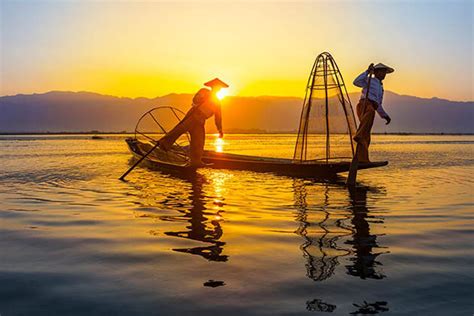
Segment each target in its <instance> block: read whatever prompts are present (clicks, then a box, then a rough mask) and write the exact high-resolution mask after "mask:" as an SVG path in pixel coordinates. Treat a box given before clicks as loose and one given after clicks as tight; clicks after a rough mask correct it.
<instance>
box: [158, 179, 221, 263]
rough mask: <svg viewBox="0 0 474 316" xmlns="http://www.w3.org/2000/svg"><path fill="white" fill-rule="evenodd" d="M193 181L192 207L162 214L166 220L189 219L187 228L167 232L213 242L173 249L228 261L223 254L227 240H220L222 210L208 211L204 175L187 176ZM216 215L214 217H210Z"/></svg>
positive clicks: (162, 217)
mask: <svg viewBox="0 0 474 316" xmlns="http://www.w3.org/2000/svg"><path fill="white" fill-rule="evenodd" d="M186 180H187V181H189V182H190V183H191V195H190V196H189V200H190V202H191V208H190V209H186V210H179V212H180V213H182V215H179V216H161V219H162V220H165V221H176V222H180V221H183V220H185V221H187V222H188V223H189V225H188V226H186V229H187V230H184V231H177V232H173V231H170V232H165V234H166V235H168V236H174V237H180V238H186V239H191V240H197V241H201V242H205V243H209V244H211V245H210V246H203V247H192V248H174V249H173V251H177V252H183V253H189V254H194V255H199V256H201V257H203V258H205V259H207V260H209V261H227V260H228V256H227V255H222V251H223V247H224V245H225V242H223V241H220V240H219V239H220V238H221V237H222V233H223V232H222V227H221V225H220V222H221V221H222V219H221V215H220V211H217V212H209V211H206V210H207V209H206V206H205V195H204V193H203V185H204V184H206V183H207V180H206V178H205V176H204V175H202V174H199V173H195V174H193V175H192V176H189V177H186ZM212 217H214V219H210V218H212Z"/></svg>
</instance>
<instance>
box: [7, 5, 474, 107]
mask: <svg viewBox="0 0 474 316" xmlns="http://www.w3.org/2000/svg"><path fill="white" fill-rule="evenodd" d="M472 6H473V5H472V2H470V1H467V2H466V1H464V2H463V1H457V2H453V3H451V4H449V5H444V4H442V3H436V2H435V3H429V2H423V3H422V2H419V3H418V2H415V3H412V4H409V3H407V2H406V3H404V2H391V3H385V4H384V3H379V2H364V3H359V4H357V5H356V4H353V3H351V2H344V1H327V2H326V1H313V2H304V1H303V2H296V3H282V2H278V3H268V2H261V3H260V2H259V3H253V2H233V1H223V2H214V3H211V2H201V1H194V2H189V3H184V2H175V3H167V2H153V1H140V2H138V1H124V2H118V1H117V2H95V1H94V2H93V1H84V2H64V3H59V2H57V1H53V2H47V1H42V2H36V3H27V2H13V1H12V2H2V4H1V14H2V16H1V18H2V24H1V25H2V28H1V35H2V36H1V43H2V50H1V95H7V94H16V93H33V92H46V91H49V90H72V91H84V90H85V91H94V92H98V93H104V94H111V95H117V96H130V97H137V96H146V97H155V96H159V95H164V94H167V93H171V92H178V93H179V92H188V93H192V92H195V91H196V90H197V89H198V88H199V87H200V86H201V84H202V83H203V82H205V81H207V80H209V79H212V78H214V77H216V76H218V77H220V78H222V79H223V80H225V81H226V82H228V83H229V84H230V85H231V88H230V91H229V92H230V94H233V95H243V96H252V95H253V96H257V95H285V96H300V97H302V96H304V91H305V84H306V80H307V77H308V75H309V71H310V69H311V66H312V63H313V62H314V59H315V57H316V56H317V54H319V53H321V52H323V51H329V52H330V53H331V54H332V55H333V56H334V58H335V59H336V62H337V63H338V64H339V67H340V69H341V70H342V73H343V76H344V78H345V80H346V82H347V83H348V89H349V91H356V90H357V89H356V87H354V86H353V85H352V80H353V78H354V77H355V76H356V75H357V74H358V73H359V72H361V71H363V70H364V69H365V68H366V67H367V65H368V64H369V63H370V62H384V63H386V64H388V65H391V66H393V67H394V68H395V69H396V72H395V73H394V74H393V75H389V76H387V79H386V81H385V88H386V89H387V90H391V91H395V92H397V93H401V94H409V95H416V96H421V97H432V96H437V97H442V98H448V99H452V100H473V99H474V98H473V60H472V59H473V57H472V45H473V44H472V43H473V38H472V37H473V35H472V26H473V24H472V14H470V13H469V10H470V9H471V11H472ZM368 17H370V18H368Z"/></svg>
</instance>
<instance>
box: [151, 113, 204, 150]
mask: <svg viewBox="0 0 474 316" xmlns="http://www.w3.org/2000/svg"><path fill="white" fill-rule="evenodd" d="M188 114H189V112H188ZM188 114H186V117H185V118H184V119H183V120H182V121H181V122H180V123H178V124H177V125H176V126H175V127H174V128H173V129H172V130H171V131H169V132H168V133H167V134H166V135H165V136H163V137H162V138H161V139H160V140H159V143H160V148H161V149H163V150H170V149H171V146H173V144H174V142H175V141H176V140H177V139H178V138H179V137H180V136H181V135H183V134H184V133H186V132H188V131H189V130H190V129H191V128H192V127H193V126H194V125H195V124H196V120H195V118H194V117H193V115H188Z"/></svg>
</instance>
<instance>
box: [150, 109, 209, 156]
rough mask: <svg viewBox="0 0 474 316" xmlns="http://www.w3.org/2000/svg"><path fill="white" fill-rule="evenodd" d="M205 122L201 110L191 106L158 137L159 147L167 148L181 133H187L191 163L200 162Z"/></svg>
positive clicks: (204, 136) (204, 137) (204, 138)
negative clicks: (175, 123)
mask: <svg viewBox="0 0 474 316" xmlns="http://www.w3.org/2000/svg"><path fill="white" fill-rule="evenodd" d="M205 123H206V118H205V117H204V115H203V114H202V113H201V111H199V110H198V109H196V108H191V109H190V110H189V111H188V113H186V116H185V117H184V119H183V120H182V121H181V122H180V123H178V124H177V125H176V126H175V127H174V128H173V129H172V130H171V131H169V132H168V133H167V134H166V135H165V136H163V137H162V138H161V139H160V141H159V142H160V147H161V148H163V149H164V150H169V149H170V148H171V147H172V146H173V144H174V142H175V141H176V140H177V139H178V138H179V137H180V136H181V135H183V134H184V133H189V135H190V136H191V144H190V145H191V152H190V158H191V164H192V165H193V164H194V165H199V164H201V158H202V154H203V152H204V144H205V140H206V129H205Z"/></svg>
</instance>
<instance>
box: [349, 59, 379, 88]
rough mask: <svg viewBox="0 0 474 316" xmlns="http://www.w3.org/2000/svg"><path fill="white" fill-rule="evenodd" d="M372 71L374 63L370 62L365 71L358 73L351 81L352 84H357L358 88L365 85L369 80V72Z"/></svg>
mask: <svg viewBox="0 0 474 316" xmlns="http://www.w3.org/2000/svg"><path fill="white" fill-rule="evenodd" d="M373 71H374V64H370V65H369V67H368V68H367V70H366V71H364V72H363V73H361V74H360V75H358V76H357V78H355V80H354V82H353V83H354V86H357V87H360V88H365V87H367V83H368V81H369V74H370V73H373Z"/></svg>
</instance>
